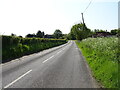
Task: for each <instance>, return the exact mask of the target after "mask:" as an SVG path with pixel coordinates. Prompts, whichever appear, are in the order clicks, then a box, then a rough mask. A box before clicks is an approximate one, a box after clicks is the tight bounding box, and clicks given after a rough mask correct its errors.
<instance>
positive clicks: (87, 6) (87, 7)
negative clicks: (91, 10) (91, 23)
mask: <svg viewBox="0 0 120 90" xmlns="http://www.w3.org/2000/svg"><path fill="white" fill-rule="evenodd" d="M91 3H92V0H91V1H90V3H89V4H88V6H87V7H86V8H85V10H84V12H83V13H85V11H86V10H87V9H88V7H89V6H90V4H91Z"/></svg>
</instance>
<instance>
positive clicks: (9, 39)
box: [2, 36, 67, 62]
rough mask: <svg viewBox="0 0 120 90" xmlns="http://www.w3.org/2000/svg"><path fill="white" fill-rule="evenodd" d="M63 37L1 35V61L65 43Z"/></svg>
mask: <svg viewBox="0 0 120 90" xmlns="http://www.w3.org/2000/svg"><path fill="white" fill-rule="evenodd" d="M66 42H67V40H65V39H44V38H21V37H15V36H2V62H6V61H10V60H11V59H15V58H18V57H21V56H23V55H27V54H32V53H36V52H39V51H42V50H45V49H48V48H51V47H55V46H58V45H61V44H65V43H66Z"/></svg>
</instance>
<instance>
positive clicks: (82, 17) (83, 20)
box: [81, 13, 85, 30]
mask: <svg viewBox="0 0 120 90" xmlns="http://www.w3.org/2000/svg"><path fill="white" fill-rule="evenodd" d="M81 14H82V21H83V30H84V29H85V22H84V17H83V13H81Z"/></svg>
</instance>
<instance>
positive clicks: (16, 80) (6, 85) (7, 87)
mask: <svg viewBox="0 0 120 90" xmlns="http://www.w3.org/2000/svg"><path fill="white" fill-rule="evenodd" d="M31 71H32V70H29V71H27V72H26V73H25V74H23V75H22V76H20V77H19V78H17V79H16V80H14V81H13V82H11V83H10V84H8V85H6V86H5V87H4V88H8V87H10V86H11V85H12V84H14V83H15V82H17V81H18V80H20V79H21V78H23V77H24V76H25V75H27V74H28V73H30V72H31Z"/></svg>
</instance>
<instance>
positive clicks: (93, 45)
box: [76, 37, 120, 88]
mask: <svg viewBox="0 0 120 90" xmlns="http://www.w3.org/2000/svg"><path fill="white" fill-rule="evenodd" d="M76 44H77V45H78V47H79V48H80V49H81V51H82V53H83V55H84V56H85V58H86V60H87V62H88V64H89V66H90V68H91V70H92V73H93V76H94V77H95V78H96V80H97V81H98V82H100V83H101V84H102V85H103V86H104V87H105V88H117V87H118V61H119V54H120V51H119V50H118V48H119V46H118V45H119V44H118V38H117V37H103V38H87V39H83V40H82V41H76Z"/></svg>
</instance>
